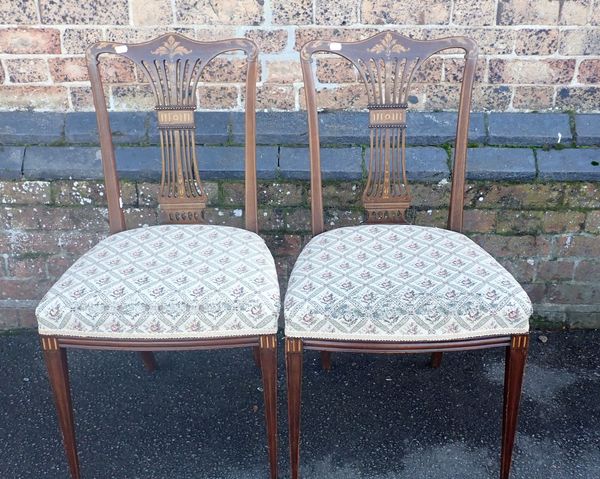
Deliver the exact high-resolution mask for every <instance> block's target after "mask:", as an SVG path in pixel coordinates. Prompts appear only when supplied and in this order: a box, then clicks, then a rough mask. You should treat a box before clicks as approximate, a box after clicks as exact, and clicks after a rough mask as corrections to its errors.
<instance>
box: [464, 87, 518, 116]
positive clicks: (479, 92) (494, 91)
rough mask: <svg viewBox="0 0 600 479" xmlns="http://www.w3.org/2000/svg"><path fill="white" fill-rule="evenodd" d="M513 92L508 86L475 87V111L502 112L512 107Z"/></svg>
mask: <svg viewBox="0 0 600 479" xmlns="http://www.w3.org/2000/svg"><path fill="white" fill-rule="evenodd" d="M511 96H512V91H511V89H510V87H509V86H506V85H496V86H491V85H475V87H474V88H473V110H475V111H490V110H491V111H499V110H500V111H501V110H506V109H507V108H508V106H509V105H510V99H511Z"/></svg>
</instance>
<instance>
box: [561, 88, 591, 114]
mask: <svg viewBox="0 0 600 479" xmlns="http://www.w3.org/2000/svg"><path fill="white" fill-rule="evenodd" d="M599 103H600V87H596V86H590V87H565V88H559V89H558V92H557V94H556V105H555V106H556V107H557V108H560V109H563V110H565V109H573V110H577V111H589V110H594V109H595V108H596V106H597V105H598V104H599Z"/></svg>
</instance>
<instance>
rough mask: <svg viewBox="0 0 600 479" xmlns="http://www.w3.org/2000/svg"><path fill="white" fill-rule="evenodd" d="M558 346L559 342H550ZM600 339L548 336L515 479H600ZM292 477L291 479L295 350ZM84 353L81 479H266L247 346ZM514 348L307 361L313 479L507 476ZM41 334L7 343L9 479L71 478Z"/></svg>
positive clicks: (77, 396) (1, 381)
mask: <svg viewBox="0 0 600 479" xmlns="http://www.w3.org/2000/svg"><path fill="white" fill-rule="evenodd" d="M541 334H544V335H545V336H547V338H548V340H547V342H545V343H544V342H542V341H540V340H539V336H540V335H541ZM599 345H600V331H579V332H551V333H539V332H536V333H533V334H532V342H531V349H530V355H529V360H528V364H527V368H526V373H525V374H526V378H525V386H524V392H523V399H522V406H521V415H520V424H519V432H518V436H517V444H516V449H515V453H514V462H513V474H512V478H513V479H538V478H539V479H553V478H557V479H570V478H585V479H598V478H600V347H599ZM281 346H282V344H281V343H280V354H279V362H280V368H279V405H280V407H279V418H280V427H279V432H280V448H279V452H280V477H281V478H286V477H288V474H289V472H288V470H289V469H288V464H289V463H288V449H287V427H286V421H285V419H284V418H285V416H286V406H285V375H284V367H283V353H282V349H281ZM157 359H158V361H159V366H160V370H159V371H157V372H156V373H153V374H149V373H147V372H145V370H144V369H143V366H142V363H141V360H139V358H138V357H137V355H135V354H134V353H127V352H105V351H79V350H73V351H72V352H70V353H69V363H70V371H71V386H72V390H73V402H74V406H75V419H76V422H77V442H78V445H79V455H80V460H81V464H82V476H83V478H84V479H88V478H98V479H101V478H111V479H112V478H114V479H120V478H143V479H163V478H174V479H187V478H194V479H256V478H267V477H268V474H267V467H268V466H267V454H266V440H265V432H264V421H263V402H262V387H261V386H262V385H261V380H260V372H259V370H258V369H257V368H256V367H255V365H254V362H253V360H252V355H251V353H250V351H248V350H222V351H211V352H185V353H180V352H177V353H170V352H166V353H158V354H157ZM503 360H504V353H503V351H501V350H487V351H474V352H465V353H449V354H446V355H445V357H444V362H443V364H442V367H441V368H440V369H437V370H433V369H430V368H429V367H428V357H427V356H426V355H398V356H385V355H358V354H335V355H334V356H333V369H332V371H331V372H330V373H327V372H324V371H322V370H321V368H320V364H319V358H318V354H317V353H315V352H311V351H309V352H306V353H305V357H304V383H303V416H302V452H301V466H302V477H303V479H313V478H315V479H354V478H360V479H397V478H398V479H400V478H410V479H426V478H436V479H445V478H448V479H486V478H497V477H498V476H499V454H500V424H501V406H502V379H503ZM68 477H69V476H68V472H67V465H66V459H65V456H64V453H63V449H62V444H61V442H60V435H59V431H58V426H57V420H56V415H55V412H54V405H53V402H52V399H51V393H50V389H49V385H48V381H47V378H46V372H45V366H44V363H43V360H42V355H41V351H40V347H39V343H38V340H37V335H36V334H35V333H33V332H21V333H16V334H5V335H1V336H0V478H1V479H5V478H7V479H8V478H10V479H12V478H27V479H31V478H33V479H35V478H61V479H62V478H68Z"/></svg>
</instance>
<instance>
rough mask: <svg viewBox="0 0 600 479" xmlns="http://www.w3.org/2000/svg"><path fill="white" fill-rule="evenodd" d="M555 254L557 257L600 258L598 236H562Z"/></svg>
mask: <svg viewBox="0 0 600 479" xmlns="http://www.w3.org/2000/svg"><path fill="white" fill-rule="evenodd" d="M554 253H555V254H556V256H557V257H573V256H580V257H583V258H585V257H588V258H589V257H598V256H600V241H598V237H597V236H581V235H566V236H561V237H559V238H558V239H557V241H556V244H555V247H554Z"/></svg>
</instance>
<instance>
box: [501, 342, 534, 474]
mask: <svg viewBox="0 0 600 479" xmlns="http://www.w3.org/2000/svg"><path fill="white" fill-rule="evenodd" d="M528 348H529V336H527V335H522V336H513V337H512V341H511V345H510V347H508V348H506V366H505V372H504V413H503V417H502V453H501V458H500V479H508V478H509V475H510V465H511V461H512V453H513V446H514V443H515V434H516V432H517V419H518V416H519V403H520V400H521V388H522V385H523V371H524V369H525V360H526V358H527V350H528Z"/></svg>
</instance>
